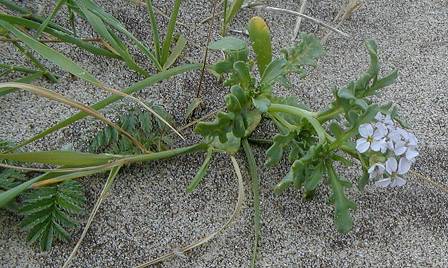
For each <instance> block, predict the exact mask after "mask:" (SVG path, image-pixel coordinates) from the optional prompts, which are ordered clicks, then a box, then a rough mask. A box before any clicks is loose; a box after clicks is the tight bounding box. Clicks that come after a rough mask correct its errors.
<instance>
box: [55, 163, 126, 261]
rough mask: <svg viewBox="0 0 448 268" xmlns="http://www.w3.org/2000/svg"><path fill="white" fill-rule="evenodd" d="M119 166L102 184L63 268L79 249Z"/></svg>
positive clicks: (119, 167)
mask: <svg viewBox="0 0 448 268" xmlns="http://www.w3.org/2000/svg"><path fill="white" fill-rule="evenodd" d="M120 169H121V166H118V167H114V168H113V169H112V170H111V171H110V173H109V177H108V178H107V181H106V183H105V184H104V187H103V190H102V191H101V194H100V196H99V197H98V200H97V201H96V203H95V206H94V207H93V209H92V212H90V215H89V219H88V220H87V223H86V226H85V227H84V230H83V231H82V234H81V237H80V238H79V240H78V242H77V243H76V245H75V247H74V248H73V250H72V252H71V253H70V256H69V257H68V258H67V260H66V261H65V263H64V266H62V267H63V268H66V267H69V265H70V262H71V261H72V260H73V259H74V258H75V255H76V252H77V251H78V249H79V247H80V246H81V243H82V241H83V240H84V237H85V236H86V234H87V231H89V228H90V225H92V222H93V219H94V218H95V215H96V213H97V212H98V209H99V208H100V205H101V203H102V202H103V201H104V199H106V197H107V194H108V192H109V190H110V188H111V187H112V184H113V183H114V181H115V178H116V177H117V175H118V172H119V171H120Z"/></svg>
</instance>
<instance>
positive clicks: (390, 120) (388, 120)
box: [384, 114, 394, 126]
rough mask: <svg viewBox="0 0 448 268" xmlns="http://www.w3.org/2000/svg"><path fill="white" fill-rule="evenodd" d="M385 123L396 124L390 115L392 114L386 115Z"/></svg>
mask: <svg viewBox="0 0 448 268" xmlns="http://www.w3.org/2000/svg"><path fill="white" fill-rule="evenodd" d="M384 123H385V124H386V125H391V126H393V125H394V121H393V120H392V118H391V117H390V114H388V115H386V117H384Z"/></svg>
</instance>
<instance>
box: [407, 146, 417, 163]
mask: <svg viewBox="0 0 448 268" xmlns="http://www.w3.org/2000/svg"><path fill="white" fill-rule="evenodd" d="M418 155H419V153H418V152H417V150H415V148H412V147H411V148H408V150H407V151H406V158H407V159H408V160H412V159H414V158H416V157H417V156H418Z"/></svg>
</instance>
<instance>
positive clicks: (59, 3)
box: [35, 0, 66, 38]
mask: <svg viewBox="0 0 448 268" xmlns="http://www.w3.org/2000/svg"><path fill="white" fill-rule="evenodd" d="M65 2H66V0H58V1H57V2H56V4H55V5H54V8H53V10H52V11H51V13H50V15H49V16H48V17H47V18H46V19H45V20H44V22H43V23H42V24H41V25H40V27H39V29H38V30H37V32H36V35H35V37H36V38H39V37H40V35H41V34H42V32H43V31H44V30H45V28H47V25H48V23H50V22H51V20H52V19H53V18H54V16H56V14H57V13H58V11H59V10H60V9H61V7H62V5H63V4H64V3H65Z"/></svg>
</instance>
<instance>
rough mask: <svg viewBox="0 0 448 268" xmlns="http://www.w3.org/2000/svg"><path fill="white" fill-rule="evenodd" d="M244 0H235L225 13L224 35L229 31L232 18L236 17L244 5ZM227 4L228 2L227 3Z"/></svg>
mask: <svg viewBox="0 0 448 268" xmlns="http://www.w3.org/2000/svg"><path fill="white" fill-rule="evenodd" d="M243 3H244V0H234V1H233V3H232V6H231V7H230V10H227V7H226V12H225V15H224V23H223V27H222V35H223V36H225V35H226V33H227V29H228V27H229V25H230V23H231V22H232V20H233V19H234V18H235V16H236V14H237V13H238V11H240V9H241V7H242V6H243ZM226 5H227V3H226Z"/></svg>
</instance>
